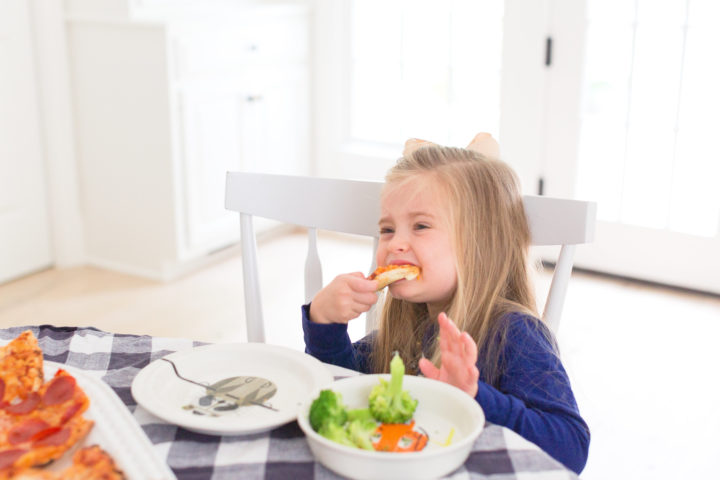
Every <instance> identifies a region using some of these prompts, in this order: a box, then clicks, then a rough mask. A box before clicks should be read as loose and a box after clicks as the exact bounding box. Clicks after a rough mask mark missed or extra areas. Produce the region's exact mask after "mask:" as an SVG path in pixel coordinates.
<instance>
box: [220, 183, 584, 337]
mask: <svg viewBox="0 0 720 480" xmlns="http://www.w3.org/2000/svg"><path fill="white" fill-rule="evenodd" d="M382 185H383V184H382V182H367V181H356V180H338V179H328V178H316V177H298V176H286V175H270V174H261V173H242V172H228V174H227V178H226V184H225V208H226V209H228V210H232V211H235V212H238V213H239V214H240V231H241V243H242V265H243V281H244V289H245V314H246V317H247V318H246V323H247V338H248V341H249V342H264V341H265V330H264V324H263V314H262V305H261V297H260V285H259V277H258V265H257V247H256V240H255V232H254V228H253V217H255V216H257V217H264V218H270V219H274V220H278V221H281V222H284V223H289V224H294V225H299V226H303V227H307V228H308V254H307V258H306V262H305V301H306V302H309V301H310V300H311V299H312V298H313V297H314V296H315V294H316V293H317V292H318V291H319V290H320V289H321V288H322V285H323V283H322V269H321V265H320V259H319V255H318V251H317V231H318V230H330V231H335V232H341V233H349V234H356V235H365V236H369V237H373V238H374V239H375V241H374V248H373V250H375V249H376V248H377V236H378V226H377V222H378V218H379V216H380V190H381V189H382ZM523 201H524V205H525V211H526V215H527V217H528V222H529V224H530V231H531V236H532V244H533V245H560V246H561V249H560V253H559V256H558V259H557V262H556V265H555V270H554V272H553V277H552V282H551V284H550V291H549V293H548V297H547V300H546V303H545V309H544V311H543V319H544V320H545V321H546V322H547V323H548V325H549V326H550V328H551V329H552V330H553V331H557V329H558V326H559V322H560V317H561V315H562V308H563V304H564V301H565V293H566V291H567V286H568V282H569V280H570V274H571V271H572V263H573V254H574V251H575V245H577V244H581V243H588V242H591V241H592V240H593V237H594V234H595V214H596V205H595V203H593V202H585V201H580V200H566V199H560V198H551V197H544V196H532V195H526V196H524V197H523ZM368 253H369V252H368ZM370 258H371V261H370V262H369V264H370V267H369V269H368V272H371V271H372V270H374V268H375V265H374V259H375V252H374V251H373V252H372V256H371V257H370ZM373 327H374V322H373V318H372V315H368V316H367V323H366V330H367V331H370V330H371V329H372V328H373Z"/></svg>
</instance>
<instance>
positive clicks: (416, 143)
mask: <svg viewBox="0 0 720 480" xmlns="http://www.w3.org/2000/svg"><path fill="white" fill-rule="evenodd" d="M428 145H435V144H434V143H433V142H430V141H428V140H421V139H419V138H410V139H408V140H407V141H406V142H405V148H404V149H403V153H402V154H403V157H407V156H408V155H410V154H411V153H412V152H414V151H415V150H417V149H418V148H420V147H425V146H428Z"/></svg>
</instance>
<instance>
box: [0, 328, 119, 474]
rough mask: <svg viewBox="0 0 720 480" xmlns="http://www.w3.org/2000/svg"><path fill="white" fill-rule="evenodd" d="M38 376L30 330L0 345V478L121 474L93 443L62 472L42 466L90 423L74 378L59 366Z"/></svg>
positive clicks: (38, 353)
mask: <svg viewBox="0 0 720 480" xmlns="http://www.w3.org/2000/svg"><path fill="white" fill-rule="evenodd" d="M44 380H45V379H44V378H43V355H42V350H41V349H40V347H39V345H38V341H37V339H36V338H35V336H34V335H33V333H32V331H30V330H27V331H25V332H23V333H21V334H20V335H19V336H18V337H17V338H15V339H14V340H12V341H11V342H10V343H8V344H7V345H6V346H4V347H0V480H5V479H11V478H12V479H21V478H25V479H88V480H89V479H95V478H98V479H99V478H102V479H121V478H124V476H123V474H122V472H120V471H119V470H118V469H117V468H116V467H115V463H114V461H113V460H112V458H111V457H110V456H109V455H108V454H107V453H106V452H104V451H103V450H102V449H101V448H100V447H98V446H96V445H95V446H92V447H87V448H83V449H81V450H78V451H77V452H76V453H75V455H74V456H73V463H72V465H71V466H70V467H68V469H66V470H64V471H63V472H60V473H53V472H49V471H45V470H42V467H44V466H46V465H48V464H49V463H51V462H53V461H54V460H57V459H59V458H60V457H62V456H63V454H65V452H67V451H68V450H70V449H71V448H73V447H74V446H75V445H77V444H79V443H80V441H82V439H84V438H85V437H86V436H87V434H88V433H89V432H90V430H91V429H92V427H93V421H92V420H88V419H87V418H85V417H84V416H83V413H84V412H85V411H86V410H87V409H88V407H89V406H90V400H89V399H88V397H87V395H85V392H84V391H83V390H82V388H80V386H79V385H78V384H77V381H76V380H75V377H73V376H72V375H70V374H69V373H68V372H66V371H65V370H62V369H59V370H58V371H57V372H56V373H55V375H54V376H53V378H52V379H50V380H49V381H47V382H45V381H44ZM108 472H110V473H111V474H112V475H109V473H108Z"/></svg>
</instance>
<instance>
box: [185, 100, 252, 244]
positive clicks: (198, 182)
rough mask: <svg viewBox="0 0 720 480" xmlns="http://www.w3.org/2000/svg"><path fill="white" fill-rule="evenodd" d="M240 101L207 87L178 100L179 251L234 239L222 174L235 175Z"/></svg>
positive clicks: (238, 160)
mask: <svg viewBox="0 0 720 480" xmlns="http://www.w3.org/2000/svg"><path fill="white" fill-rule="evenodd" d="M245 102H246V100H245V95H243V94H242V93H241V92H239V91H236V90H235V91H234V90H231V89H230V90H228V89H217V90H216V89H214V88H211V87H210V86H205V87H196V88H193V89H188V90H184V91H182V92H181V93H180V94H179V99H178V104H179V107H180V108H179V110H180V117H181V128H180V132H181V136H182V144H181V147H180V148H181V151H182V152H181V157H182V162H181V165H182V169H181V170H182V174H183V177H184V178H183V180H184V181H183V185H184V187H185V193H186V196H185V199H184V210H185V215H184V219H185V222H184V223H185V228H184V230H185V235H184V237H185V250H187V252H186V253H188V254H196V253H197V251H198V250H204V251H210V250H213V249H217V248H220V247H222V246H224V245H227V244H229V243H232V242H233V241H236V240H237V239H238V238H239V229H238V223H237V216H236V215H235V214H233V213H230V212H228V211H227V210H225V174H226V172H228V171H235V170H240V169H241V168H242V166H241V144H240V132H241V130H242V122H243V120H242V119H243V115H244V107H245Z"/></svg>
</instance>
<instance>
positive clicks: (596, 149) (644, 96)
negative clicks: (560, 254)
mask: <svg viewBox="0 0 720 480" xmlns="http://www.w3.org/2000/svg"><path fill="white" fill-rule="evenodd" d="M588 18H589V29H588V32H587V55H586V64H585V80H584V86H583V87H584V101H583V114H582V131H581V138H580V172H579V173H580V174H579V185H578V186H579V188H578V192H580V194H581V195H582V196H584V197H587V198H593V199H596V200H597V201H598V205H599V211H598V214H599V217H600V218H601V219H603V220H607V221H613V222H620V223H625V224H630V225H638V226H644V227H650V228H657V229H667V230H671V231H676V232H681V233H687V234H693V235H700V236H708V237H713V236H715V235H716V234H717V232H718V227H719V221H720V188H718V179H720V143H719V142H718V141H717V137H718V132H720V89H719V88H718V85H720V62H718V61H717V52H716V50H717V45H719V44H720V30H718V29H717V21H718V20H720V2H717V1H715V0H690V1H688V0H665V1H662V2H658V1H655V0H636V1H630V2H628V1H624V0H613V1H607V0H588Z"/></svg>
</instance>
